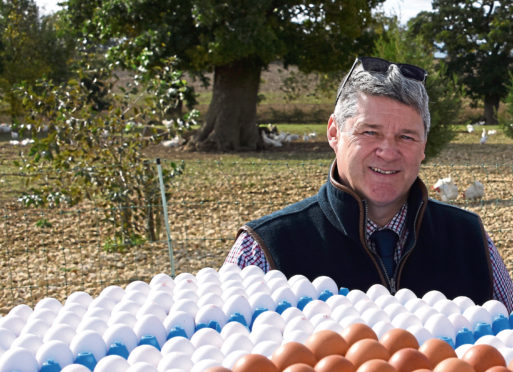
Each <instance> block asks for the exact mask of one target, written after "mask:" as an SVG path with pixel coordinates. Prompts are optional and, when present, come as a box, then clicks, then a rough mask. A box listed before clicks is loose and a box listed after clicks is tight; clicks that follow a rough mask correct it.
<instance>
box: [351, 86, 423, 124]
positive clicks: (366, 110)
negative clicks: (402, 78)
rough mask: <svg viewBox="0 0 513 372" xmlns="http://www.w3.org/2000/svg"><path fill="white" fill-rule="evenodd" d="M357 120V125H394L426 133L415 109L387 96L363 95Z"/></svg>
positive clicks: (359, 100) (359, 102)
mask: <svg viewBox="0 0 513 372" xmlns="http://www.w3.org/2000/svg"><path fill="white" fill-rule="evenodd" d="M355 119H356V120H355V121H354V122H353V123H354V124H355V125H362V124H371V125H387V126H388V125H391V124H394V125H396V126H407V127H409V128H410V129H418V130H421V131H424V123H423V120H422V117H421V115H420V114H419V113H418V112H417V110H416V109H415V108H413V107H412V106H408V105H406V104H404V103H401V102H399V101H397V100H395V99H392V98H389V97H385V96H373V95H369V94H361V95H360V96H359V97H358V107H357V112H356V116H355Z"/></svg>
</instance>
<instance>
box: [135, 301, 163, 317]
mask: <svg viewBox="0 0 513 372" xmlns="http://www.w3.org/2000/svg"><path fill="white" fill-rule="evenodd" d="M145 315H154V316H156V317H157V318H159V320H160V321H161V322H162V321H164V319H166V316H167V312H166V310H165V309H164V308H163V307H162V306H160V305H159V304H158V303H152V302H145V303H144V305H142V306H141V307H140V308H139V310H138V311H137V314H136V315H135V317H136V318H137V319H141V318H142V317H144V316H145Z"/></svg>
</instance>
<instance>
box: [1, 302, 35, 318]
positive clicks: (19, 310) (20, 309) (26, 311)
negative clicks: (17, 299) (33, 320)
mask: <svg viewBox="0 0 513 372" xmlns="http://www.w3.org/2000/svg"><path fill="white" fill-rule="evenodd" d="M32 312H33V310H32V308H31V307H30V306H28V305H26V304H21V305H16V306H14V307H13V308H12V309H11V310H10V311H9V313H8V314H7V315H10V316H14V315H16V316H19V317H20V318H22V319H25V320H27V319H28V317H29V316H30V314H32Z"/></svg>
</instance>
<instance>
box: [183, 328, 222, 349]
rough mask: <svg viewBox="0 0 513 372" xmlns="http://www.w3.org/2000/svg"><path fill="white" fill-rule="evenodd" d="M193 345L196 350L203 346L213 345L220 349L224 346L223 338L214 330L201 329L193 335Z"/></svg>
mask: <svg viewBox="0 0 513 372" xmlns="http://www.w3.org/2000/svg"><path fill="white" fill-rule="evenodd" d="M191 343H192V344H193V345H194V347H195V348H196V349H197V348H198V347H200V346H203V345H213V346H215V347H217V348H219V349H220V348H221V346H223V337H222V336H221V334H219V333H218V332H217V331H215V330H213V329H212V328H208V327H207V328H201V329H199V330H197V331H196V332H195V333H194V334H193V335H192V337H191Z"/></svg>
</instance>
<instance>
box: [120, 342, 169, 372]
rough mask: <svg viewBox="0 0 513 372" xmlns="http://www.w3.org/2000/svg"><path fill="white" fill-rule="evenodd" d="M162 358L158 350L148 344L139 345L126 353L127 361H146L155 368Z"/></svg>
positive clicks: (131, 362)
mask: <svg viewBox="0 0 513 372" xmlns="http://www.w3.org/2000/svg"><path fill="white" fill-rule="evenodd" d="M160 359H162V354H161V353H160V351H158V350H157V349H155V348H154V347H153V346H150V345H139V346H137V347H136V348H135V349H134V350H132V351H131V352H130V355H128V359H127V360H128V363H129V364H131V365H133V364H135V363H138V362H146V363H148V364H150V365H151V366H153V367H155V368H157V365H158V364H159V362H160Z"/></svg>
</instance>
